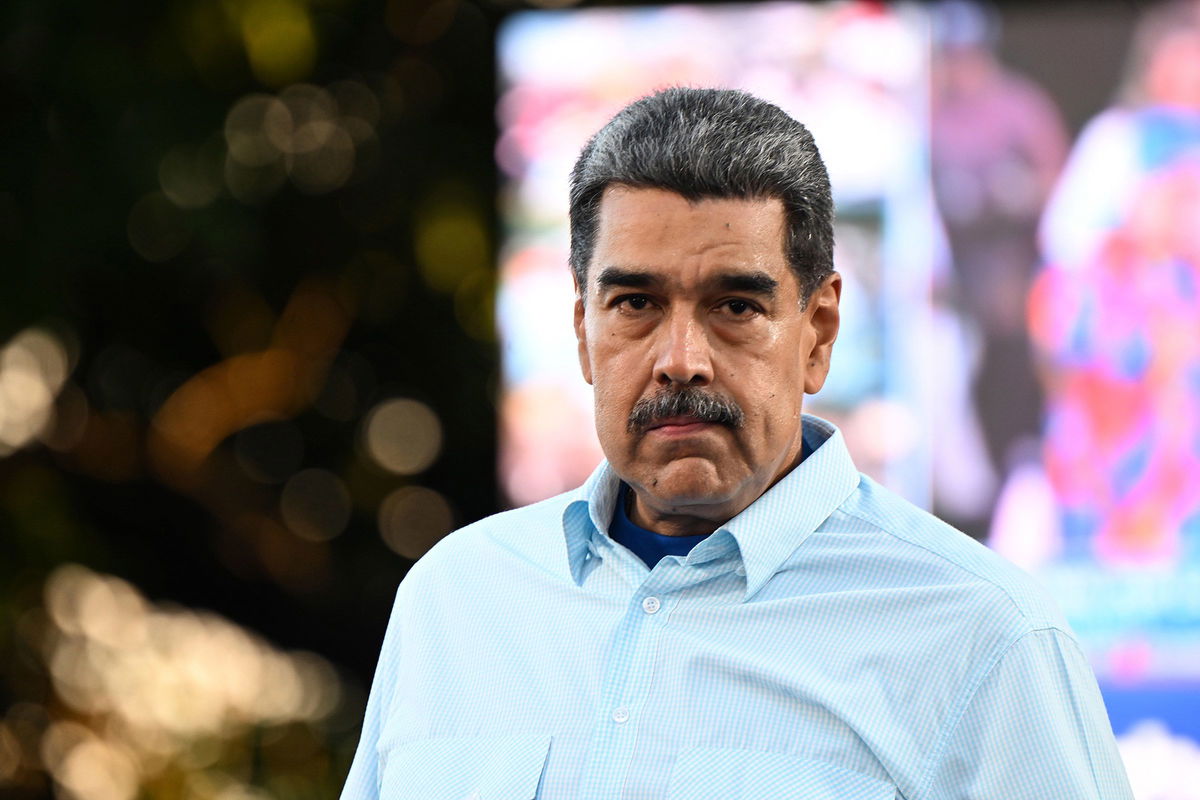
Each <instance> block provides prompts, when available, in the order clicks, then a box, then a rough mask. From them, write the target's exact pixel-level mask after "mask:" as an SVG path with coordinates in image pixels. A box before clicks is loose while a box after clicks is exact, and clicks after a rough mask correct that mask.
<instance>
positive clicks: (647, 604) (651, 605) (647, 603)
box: [642, 597, 662, 614]
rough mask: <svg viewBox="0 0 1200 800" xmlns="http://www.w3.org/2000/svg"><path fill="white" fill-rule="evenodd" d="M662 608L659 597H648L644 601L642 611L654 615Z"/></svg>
mask: <svg viewBox="0 0 1200 800" xmlns="http://www.w3.org/2000/svg"><path fill="white" fill-rule="evenodd" d="M660 608H662V603H660V602H659V600H658V598H657V597H647V598H646V599H645V600H643V601H642V611H645V612H646V613H647V614H654V613H655V612H657V611H658V610H659V609H660Z"/></svg>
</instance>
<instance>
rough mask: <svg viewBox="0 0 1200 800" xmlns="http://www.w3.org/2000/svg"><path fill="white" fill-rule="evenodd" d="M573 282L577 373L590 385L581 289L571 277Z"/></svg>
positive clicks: (590, 370) (589, 360) (590, 367)
mask: <svg viewBox="0 0 1200 800" xmlns="http://www.w3.org/2000/svg"><path fill="white" fill-rule="evenodd" d="M572 280H573V281H574V282H575V342H576V346H577V347H578V348H579V371H580V372H582V373H583V379H584V380H585V381H587V382H588V384H589V385H590V384H591V383H592V360H591V358H590V357H589V356H588V347H587V325H586V324H585V321H584V316H583V289H582V288H580V286H579V279H578V278H575V277H574V276H572Z"/></svg>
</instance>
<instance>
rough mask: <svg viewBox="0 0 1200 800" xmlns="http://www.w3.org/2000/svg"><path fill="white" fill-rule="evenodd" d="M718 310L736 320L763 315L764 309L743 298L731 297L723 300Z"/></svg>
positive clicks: (718, 305)
mask: <svg viewBox="0 0 1200 800" xmlns="http://www.w3.org/2000/svg"><path fill="white" fill-rule="evenodd" d="M717 309H718V310H719V311H721V312H722V313H724V314H726V315H728V316H731V317H734V318H736V319H750V318H751V317H754V316H756V315H758V314H761V313H762V309H761V308H760V307H759V306H758V304H756V303H753V302H751V301H750V300H746V299H744V298H741V297H730V298H729V299H727V300H722V301H721V302H720V303H718V304H717Z"/></svg>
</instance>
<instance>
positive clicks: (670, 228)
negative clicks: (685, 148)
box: [575, 186, 841, 533]
mask: <svg viewBox="0 0 1200 800" xmlns="http://www.w3.org/2000/svg"><path fill="white" fill-rule="evenodd" d="M785 222H786V220H785V214H784V209H783V204H782V203H781V202H780V201H779V200H778V199H762V200H729V199H704V200H700V201H698V202H695V203H692V202H689V201H688V200H687V199H685V198H684V197H682V196H680V195H678V194H675V193H674V192H669V191H665V190H661V189H634V188H629V187H625V186H610V187H609V188H608V189H606V190H605V193H604V195H603V198H602V200H601V205H600V214H599V225H598V230H597V234H596V247H595V251H594V253H593V257H592V262H591V264H590V265H589V267H588V277H587V286H584V287H577V290H578V293H579V296H578V298H577V300H576V304H575V332H576V336H577V337H578V339H579V359H580V364H581V366H582V369H583V376H584V379H586V380H587V381H588V383H590V384H592V386H593V387H594V389H595V400H596V430H597V433H598V434H599V438H600V444H601V447H603V449H604V453H605V455H606V456H607V458H608V460H609V462H610V463H611V464H612V467H613V469H614V470H615V471H616V473H617V474H618V475H620V476H621V478H622V479H623V480H625V481H626V482H627V483H629V485H630V486H631V487H632V488H633V490H634V492H635V497H636V500H635V505H634V514H633V518H634V521H635V522H638V523H639V524H643V525H646V526H647V527H651V528H654V529H657V530H661V531H662V532H664V533H665V532H678V533H686V532H696V533H699V532H707V531H710V530H712V529H713V528H714V527H716V526H717V525H719V524H721V523H723V522H724V521H725V520H727V519H729V518H730V517H732V516H734V515H735V514H737V513H738V512H739V511H741V510H742V509H743V508H745V507H746V506H748V505H749V504H750V503H752V502H753V501H754V500H755V499H756V498H758V496H759V495H761V494H762V493H763V492H765V491H766V490H767V489H768V488H769V487H770V486H771V485H772V484H773V483H775V481H777V480H778V479H779V478H781V477H782V476H783V475H784V474H785V473H787V472H788V470H790V469H791V468H792V467H793V466H795V464H796V463H797V462H798V461H799V459H800V450H801V430H800V407H801V402H802V400H803V397H804V394H805V392H808V393H812V392H815V391H817V390H818V389H820V388H821V385H822V384H823V383H824V381H825V376H826V374H827V373H828V370H829V355H830V350H831V348H832V346H833V340H834V338H835V337H836V336H837V328H838V299H839V296H840V291H841V279H840V277H839V276H837V275H836V274H835V275H833V276H831V278H830V279H829V280H827V281H826V282H825V283H824V285H822V286H821V287H819V288H818V289H817V290H816V291H815V292H814V294H813V296H812V297H811V298H810V300H809V302H808V304H807V306H806V305H805V304H804V303H803V300H802V297H801V294H800V287H799V281H798V280H797V278H796V276H795V274H794V273H793V271H792V270H791V268H790V267H789V265H788V263H787V260H786V258H785V256H784V234H785ZM681 391H682V392H683V395H680V394H679V393H680V392H681ZM692 400H700V401H701V402H700V403H695V402H690V401H692ZM705 401H711V402H705ZM739 412H740V414H739ZM739 416H740V419H739ZM631 417H632V419H631ZM664 520H665V521H667V522H668V524H667V525H666V526H665V528H666V529H664V528H663V526H662V525H656V524H647V523H654V522H659V523H661V522H663V521H664ZM681 520H682V521H687V520H693V521H695V522H696V524H694V525H690V526H689V525H687V524H672V522H671V521H675V522H676V523H678V522H679V521H681ZM702 521H703V523H704V524H700V523H701V522H702ZM710 522H711V523H712V524H711V525H709V524H707V523H710ZM692 528H695V530H692Z"/></svg>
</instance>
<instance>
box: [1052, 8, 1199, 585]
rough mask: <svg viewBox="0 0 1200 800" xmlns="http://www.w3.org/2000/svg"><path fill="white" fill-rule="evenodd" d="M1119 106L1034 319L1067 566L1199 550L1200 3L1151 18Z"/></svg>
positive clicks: (1093, 134) (1058, 228)
mask: <svg viewBox="0 0 1200 800" xmlns="http://www.w3.org/2000/svg"><path fill="white" fill-rule="evenodd" d="M1124 98H1125V99H1124V101H1123V102H1122V103H1121V104H1120V105H1118V106H1116V107H1114V108H1111V109H1109V110H1107V111H1104V112H1103V113H1102V114H1100V115H1099V116H1098V117H1097V118H1096V119H1095V120H1093V121H1092V122H1091V123H1089V125H1088V126H1087V127H1086V129H1085V130H1084V132H1083V133H1082V135H1081V136H1080V139H1079V142H1078V143H1077V144H1076V146H1075V149H1074V151H1073V153H1072V154H1071V157H1070V161H1069V164H1068V167H1067V170H1066V172H1065V174H1064V175H1063V178H1062V181H1061V182H1060V183H1059V185H1058V186H1057V187H1056V189H1055V191H1054V195H1053V198H1052V200H1051V203H1050V205H1049V207H1048V208H1047V211H1046V215H1045V218H1044V219H1043V221H1042V237H1043V246H1044V256H1045V259H1046V265H1045V267H1044V269H1043V271H1042V273H1041V274H1040V276H1039V278H1038V280H1037V283H1036V284H1035V286H1034V289H1033V292H1032V294H1031V296H1030V305H1029V313H1030V326H1031V330H1032V333H1033V336H1034V339H1035V341H1036V343H1037V345H1038V351H1039V353H1040V356H1041V359H1042V364H1043V369H1042V373H1043V380H1044V382H1045V386H1046V393H1047V413H1046V421H1045V433H1044V435H1045V443H1044V460H1045V467H1046V476H1047V479H1048V481H1049V484H1050V486H1051V487H1052V489H1053V492H1054V495H1055V498H1056V501H1057V505H1058V508H1059V515H1058V516H1059V519H1058V533H1059V537H1060V543H1059V548H1058V549H1059V551H1060V554H1061V557H1062V558H1064V559H1065V560H1067V561H1080V560H1083V561H1101V562H1104V563H1108V564H1121V565H1127V566H1128V565H1146V566H1159V567H1162V566H1172V565H1177V564H1180V563H1182V562H1184V561H1195V560H1197V559H1198V558H1200V556H1198V555H1197V554H1200V549H1198V548H1197V543H1200V5H1198V4H1197V3H1194V2H1187V3H1169V4H1166V5H1163V6H1161V7H1159V8H1157V9H1155V10H1153V11H1152V12H1151V13H1149V14H1147V16H1146V17H1145V18H1144V19H1143V21H1142V22H1141V24H1140V26H1139V29H1138V31H1137V35H1136V37H1135V41H1134V48H1133V54H1132V58H1131V74H1130V76H1129V78H1128V81H1127V86H1126V88H1125V90H1124Z"/></svg>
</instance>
